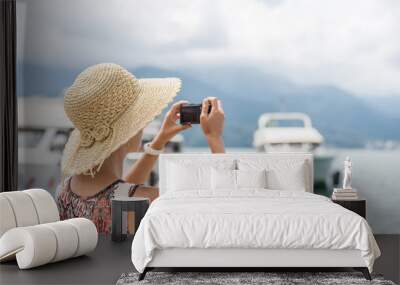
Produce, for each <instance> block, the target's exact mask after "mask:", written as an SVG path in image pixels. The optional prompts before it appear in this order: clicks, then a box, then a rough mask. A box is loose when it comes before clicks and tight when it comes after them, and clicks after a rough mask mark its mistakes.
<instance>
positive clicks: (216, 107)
mask: <svg viewBox="0 0 400 285" xmlns="http://www.w3.org/2000/svg"><path fill="white" fill-rule="evenodd" d="M210 106H211V112H210V113H208V109H209V108H210ZM224 121H225V114H224V110H223V109H222V103H221V101H220V100H218V99H217V98H215V97H208V98H206V99H204V100H203V106H202V110H201V115H200V124H201V128H202V129H203V132H204V135H205V136H206V138H207V142H208V145H209V146H210V149H211V151H212V152H213V153H224V152H225V146H224V140H223V138H222V133H223V131H224Z"/></svg>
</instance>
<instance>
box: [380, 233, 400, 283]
mask: <svg viewBox="0 0 400 285" xmlns="http://www.w3.org/2000/svg"><path fill="white" fill-rule="evenodd" d="M375 239H376V241H377V243H378V245H379V248H380V250H381V257H379V258H378V259H377V260H376V261H375V265H374V272H376V273H380V274H383V276H385V279H389V280H392V281H393V282H394V283H396V284H400V235H375Z"/></svg>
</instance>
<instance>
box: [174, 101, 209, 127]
mask: <svg viewBox="0 0 400 285" xmlns="http://www.w3.org/2000/svg"><path fill="white" fill-rule="evenodd" d="M201 109H202V105H201V104H185V105H182V106H181V111H180V113H181V115H180V123H181V125H187V124H200V114H201ZM210 112H211V105H210V106H209V108H208V113H210Z"/></svg>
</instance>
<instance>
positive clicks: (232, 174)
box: [211, 168, 236, 191]
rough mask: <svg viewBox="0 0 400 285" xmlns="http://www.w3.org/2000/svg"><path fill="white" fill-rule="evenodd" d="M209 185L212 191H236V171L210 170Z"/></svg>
mask: <svg viewBox="0 0 400 285" xmlns="http://www.w3.org/2000/svg"><path fill="white" fill-rule="evenodd" d="M211 183H212V186H211V188H212V189H213V190H214V191H219V190H228V191H233V190H236V170H233V169H217V168H212V170H211Z"/></svg>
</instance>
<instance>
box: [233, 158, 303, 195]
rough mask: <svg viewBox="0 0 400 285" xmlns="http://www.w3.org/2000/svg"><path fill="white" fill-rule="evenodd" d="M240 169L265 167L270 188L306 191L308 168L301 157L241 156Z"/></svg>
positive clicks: (260, 168) (252, 169)
mask: <svg viewBox="0 0 400 285" xmlns="http://www.w3.org/2000/svg"><path fill="white" fill-rule="evenodd" d="M238 167H239V169H240V170H247V171H248V170H251V171H256V170H262V169H266V174H267V175H266V176H267V179H266V180H267V188H268V189H271V190H290V191H306V189H307V188H308V187H309V181H308V178H307V177H308V176H307V174H308V173H309V171H310V170H309V169H308V167H307V165H306V163H305V161H304V160H303V159H301V160H299V159H276V158H272V159H271V158H243V159H242V158H241V159H239V160H238Z"/></svg>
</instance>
